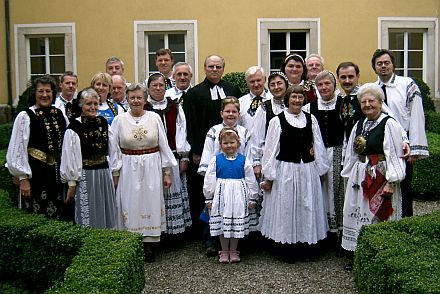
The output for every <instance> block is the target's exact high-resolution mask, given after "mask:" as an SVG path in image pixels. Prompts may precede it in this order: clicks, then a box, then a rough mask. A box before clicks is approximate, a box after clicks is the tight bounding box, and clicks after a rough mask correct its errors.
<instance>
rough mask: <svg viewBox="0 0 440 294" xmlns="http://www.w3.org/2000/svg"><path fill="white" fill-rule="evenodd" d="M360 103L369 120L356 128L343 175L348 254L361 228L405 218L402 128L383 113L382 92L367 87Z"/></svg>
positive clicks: (367, 85)
mask: <svg viewBox="0 0 440 294" xmlns="http://www.w3.org/2000/svg"><path fill="white" fill-rule="evenodd" d="M358 99H359V102H360V105H361V110H362V112H363V113H364V114H365V115H366V118H364V119H361V120H359V121H358V122H357V123H356V125H355V126H354V127H353V130H352V132H351V135H350V139H349V141H348V145H347V152H346V156H345V160H344V168H343V169H342V173H341V174H342V176H343V177H346V178H348V185H347V189H346V191H345V203H344V229H343V238H342V247H343V248H344V249H346V250H349V251H354V250H355V249H356V244H357V238H358V235H359V231H360V230H361V227H362V226H364V225H369V224H374V223H378V222H382V221H386V220H398V219H400V218H401V217H402V194H401V192H400V182H401V181H402V180H403V179H404V178H405V161H404V159H402V158H401V156H402V153H403V150H402V131H401V126H400V125H399V123H397V122H396V121H395V120H394V119H392V118H391V117H389V116H388V115H386V114H384V113H382V111H381V107H382V104H383V101H384V94H383V92H382V89H381V88H379V86H377V85H374V84H370V83H369V84H365V85H363V86H361V87H360V88H359V91H358ZM346 269H348V270H349V269H351V264H348V265H347V266H346Z"/></svg>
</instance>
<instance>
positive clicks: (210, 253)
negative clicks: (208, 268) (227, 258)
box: [206, 246, 218, 257]
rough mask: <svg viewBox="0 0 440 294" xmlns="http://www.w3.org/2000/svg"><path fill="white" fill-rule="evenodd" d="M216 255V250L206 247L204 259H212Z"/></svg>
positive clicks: (212, 247)
mask: <svg viewBox="0 0 440 294" xmlns="http://www.w3.org/2000/svg"><path fill="white" fill-rule="evenodd" d="M217 255H218V252H217V250H216V249H215V247H214V246H208V247H206V257H214V256H217Z"/></svg>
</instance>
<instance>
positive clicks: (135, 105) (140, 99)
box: [127, 89, 145, 115]
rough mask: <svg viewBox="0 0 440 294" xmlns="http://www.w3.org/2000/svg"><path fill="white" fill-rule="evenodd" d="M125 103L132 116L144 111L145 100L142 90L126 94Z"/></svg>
mask: <svg viewBox="0 0 440 294" xmlns="http://www.w3.org/2000/svg"><path fill="white" fill-rule="evenodd" d="M127 101H128V105H129V106H130V111H131V112H132V113H133V114H135V115H139V114H141V113H142V112H143V111H144V106H145V99H144V93H143V92H142V90H140V89H139V90H135V91H130V92H128V93H127Z"/></svg>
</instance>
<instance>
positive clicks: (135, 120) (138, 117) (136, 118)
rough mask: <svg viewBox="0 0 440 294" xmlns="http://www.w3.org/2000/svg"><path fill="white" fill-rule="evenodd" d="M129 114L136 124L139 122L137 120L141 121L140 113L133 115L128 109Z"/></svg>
mask: <svg viewBox="0 0 440 294" xmlns="http://www.w3.org/2000/svg"><path fill="white" fill-rule="evenodd" d="M130 115H131V117H132V118H133V120H134V122H135V123H136V124H139V122H140V121H141V119H142V115H143V114H142V115H140V116H134V115H133V113H132V112H131V111H130Z"/></svg>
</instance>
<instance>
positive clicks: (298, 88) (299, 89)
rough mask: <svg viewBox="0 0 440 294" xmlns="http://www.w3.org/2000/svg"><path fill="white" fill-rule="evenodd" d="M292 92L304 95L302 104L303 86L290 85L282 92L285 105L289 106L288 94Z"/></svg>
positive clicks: (304, 93)
mask: <svg viewBox="0 0 440 294" xmlns="http://www.w3.org/2000/svg"><path fill="white" fill-rule="evenodd" d="M292 93H297V94H301V95H303V97H304V101H303V105H304V102H305V101H306V92H305V91H304V87H303V86H301V85H290V86H289V87H288V88H287V90H286V93H284V98H283V102H284V105H285V106H286V107H289V98H290V95H292Z"/></svg>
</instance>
